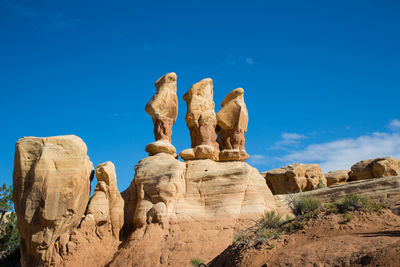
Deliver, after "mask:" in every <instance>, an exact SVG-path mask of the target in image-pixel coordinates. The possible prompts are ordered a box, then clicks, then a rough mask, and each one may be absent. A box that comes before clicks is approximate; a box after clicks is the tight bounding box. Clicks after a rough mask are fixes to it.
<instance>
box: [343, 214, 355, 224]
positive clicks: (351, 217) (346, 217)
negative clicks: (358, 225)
mask: <svg viewBox="0 0 400 267" xmlns="http://www.w3.org/2000/svg"><path fill="white" fill-rule="evenodd" d="M344 219H345V220H346V222H350V221H351V220H353V216H351V214H349V213H345V214H344Z"/></svg>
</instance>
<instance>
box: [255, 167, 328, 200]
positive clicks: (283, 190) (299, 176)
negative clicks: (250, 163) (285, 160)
mask: <svg viewBox="0 0 400 267" xmlns="http://www.w3.org/2000/svg"><path fill="white" fill-rule="evenodd" d="M262 174H263V175H264V177H265V180H266V182H267V184H268V186H269V188H270V189H271V191H272V193H273V194H274V195H276V194H287V193H296V192H303V191H310V190H313V189H316V188H318V187H319V186H320V187H326V178H325V176H324V175H323V174H322V170H321V168H320V167H319V166H318V165H317V164H301V163H298V164H291V165H289V166H286V167H282V168H278V169H273V170H270V171H267V172H263V173H262Z"/></svg>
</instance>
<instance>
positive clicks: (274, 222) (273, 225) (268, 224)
mask: <svg viewBox="0 0 400 267" xmlns="http://www.w3.org/2000/svg"><path fill="white" fill-rule="evenodd" d="M283 223H284V221H283V220H282V216H281V215H279V214H278V213H276V212H275V211H267V212H265V213H264V215H263V216H262V218H261V219H260V221H259V222H258V225H259V227H260V228H264V229H278V228H279V227H281V226H282V224H283Z"/></svg>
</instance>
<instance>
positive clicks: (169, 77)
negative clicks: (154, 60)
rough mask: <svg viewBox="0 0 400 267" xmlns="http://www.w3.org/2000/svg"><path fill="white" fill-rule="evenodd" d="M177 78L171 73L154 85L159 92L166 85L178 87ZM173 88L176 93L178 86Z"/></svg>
mask: <svg viewBox="0 0 400 267" xmlns="http://www.w3.org/2000/svg"><path fill="white" fill-rule="evenodd" d="M177 79H178V78H177V76H176V73H175V72H170V73H167V74H165V75H164V76H162V77H160V78H159V79H158V80H157V81H156V82H155V83H154V85H155V86H156V88H157V91H158V90H159V87H160V86H161V85H165V84H172V85H176V81H177ZM173 88H175V91H176V86H173Z"/></svg>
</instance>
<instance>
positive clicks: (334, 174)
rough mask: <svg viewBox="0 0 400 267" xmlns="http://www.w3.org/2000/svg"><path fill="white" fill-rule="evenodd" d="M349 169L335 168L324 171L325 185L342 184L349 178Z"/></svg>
mask: <svg viewBox="0 0 400 267" xmlns="http://www.w3.org/2000/svg"><path fill="white" fill-rule="evenodd" d="M349 172H350V170H336V171H330V172H328V173H325V174H324V175H325V178H326V182H327V186H331V185H335V184H344V183H346V182H347V180H348V179H349Z"/></svg>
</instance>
